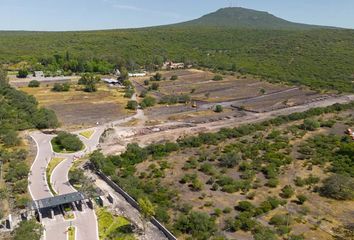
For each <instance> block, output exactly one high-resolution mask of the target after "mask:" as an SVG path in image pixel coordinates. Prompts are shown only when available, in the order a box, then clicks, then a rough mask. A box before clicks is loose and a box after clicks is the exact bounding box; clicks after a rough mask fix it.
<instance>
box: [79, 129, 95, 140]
mask: <svg viewBox="0 0 354 240" xmlns="http://www.w3.org/2000/svg"><path fill="white" fill-rule="evenodd" d="M94 132H95V131H94V130H87V131H83V132H80V135H81V136H83V137H85V138H87V139H90V138H91V137H92V135H93V134H94Z"/></svg>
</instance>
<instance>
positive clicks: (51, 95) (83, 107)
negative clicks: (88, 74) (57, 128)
mask: <svg viewBox="0 0 354 240" xmlns="http://www.w3.org/2000/svg"><path fill="white" fill-rule="evenodd" d="M75 87H76V86H75V85H73V86H72V87H71V89H70V91H68V92H53V91H51V87H39V88H28V87H24V88H20V89H21V90H22V91H25V92H27V93H29V94H31V95H33V96H35V97H36V99H37V101H38V102H39V104H40V105H41V106H44V107H46V108H49V109H52V110H54V111H55V113H56V114H57V116H58V118H59V120H60V122H61V124H62V127H63V128H69V129H79V128H87V127H92V126H94V125H96V123H97V122H99V123H106V122H110V121H113V120H117V119H120V118H124V117H126V116H127V115H129V112H128V111H127V110H126V109H125V106H126V104H127V99H125V98H124V97H123V95H124V93H123V92H122V90H119V89H111V88H108V87H107V86H106V85H103V84H102V85H100V86H99V88H98V91H97V92H94V93H86V92H83V91H77V90H76V89H75Z"/></svg>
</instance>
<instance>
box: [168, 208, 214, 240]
mask: <svg viewBox="0 0 354 240" xmlns="http://www.w3.org/2000/svg"><path fill="white" fill-rule="evenodd" d="M174 228H175V229H176V230H178V231H181V232H182V233H185V234H190V235H192V236H193V239H198V240H199V239H200V240H206V239H209V238H210V237H211V236H212V235H213V234H214V233H215V232H216V224H215V220H214V219H213V218H211V217H210V216H209V215H208V214H206V213H202V212H194V211H192V212H190V213H189V214H188V215H184V214H182V215H180V216H179V218H178V219H177V221H176V223H175V225H174Z"/></svg>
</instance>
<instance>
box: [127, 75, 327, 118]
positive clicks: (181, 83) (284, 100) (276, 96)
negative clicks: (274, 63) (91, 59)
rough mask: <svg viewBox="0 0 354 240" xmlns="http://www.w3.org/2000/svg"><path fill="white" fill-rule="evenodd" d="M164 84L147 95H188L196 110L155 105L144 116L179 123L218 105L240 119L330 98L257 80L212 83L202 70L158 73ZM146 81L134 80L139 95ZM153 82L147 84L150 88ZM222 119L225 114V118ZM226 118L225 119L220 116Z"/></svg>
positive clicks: (225, 79)
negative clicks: (246, 115)
mask: <svg viewBox="0 0 354 240" xmlns="http://www.w3.org/2000/svg"><path fill="white" fill-rule="evenodd" d="M161 74H162V76H163V78H164V79H166V80H161V81H157V83H158V84H159V90H158V91H150V93H149V94H150V95H152V96H154V97H156V98H157V99H161V98H162V97H164V96H171V95H177V96H178V95H189V96H190V97H191V101H192V103H194V102H195V103H196V105H197V106H196V108H193V107H192V104H191V103H188V104H179V105H166V104H164V105H156V106H155V107H153V108H150V109H148V110H146V115H147V116H149V117H150V118H152V119H159V120H171V119H174V120H178V119H181V115H183V114H184V113H187V112H188V113H190V112H198V111H206V110H209V109H213V108H214V107H215V106H216V105H218V104H220V105H222V106H224V108H227V109H229V110H230V111H228V114H227V116H239V115H240V114H241V113H240V111H239V110H240V109H241V110H248V111H251V112H268V111H272V110H276V109H282V108H287V107H291V106H296V105H303V104H307V103H311V102H313V101H318V100H321V99H325V98H327V97H329V96H330V95H329V94H319V93H317V92H315V91H311V90H308V89H305V88H298V87H294V86H286V85H282V84H271V83H268V82H266V81H261V80H259V79H257V78H256V77H252V76H248V75H235V76H231V75H225V76H223V80H221V81H214V80H212V79H213V78H214V76H215V74H214V73H211V72H208V71H202V70H195V69H188V70H174V71H166V72H161ZM173 75H176V76H178V79H177V80H174V81H173V80H170V78H171V76H173ZM147 78H148V77H146V78H135V79H133V82H134V84H135V86H136V89H137V91H138V93H140V92H141V91H143V90H144V89H145V90H146V89H148V87H149V86H144V80H146V79H147ZM152 83H153V81H150V85H151V84H152ZM241 112H242V111H241ZM196 115H197V114H194V116H192V115H190V114H188V115H185V116H183V117H182V118H183V120H188V117H186V116H190V117H189V118H190V119H189V121H191V122H193V121H196V122H203V121H208V119H209V118H207V117H206V116H205V117H206V118H205V119H194V118H195V117H198V118H200V117H201V116H202V115H203V114H198V116H196ZM207 115H209V117H213V118H215V117H216V118H218V117H219V115H220V114H215V113H214V114H211V113H209V114H207ZM224 115H225V114H224ZM223 117H225V116H223Z"/></svg>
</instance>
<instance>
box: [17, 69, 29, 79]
mask: <svg viewBox="0 0 354 240" xmlns="http://www.w3.org/2000/svg"><path fill="white" fill-rule="evenodd" d="M27 76H28V70H27V69H21V70H19V71H18V73H17V77H18V78H26V77H27Z"/></svg>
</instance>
